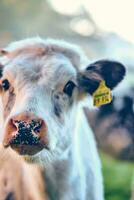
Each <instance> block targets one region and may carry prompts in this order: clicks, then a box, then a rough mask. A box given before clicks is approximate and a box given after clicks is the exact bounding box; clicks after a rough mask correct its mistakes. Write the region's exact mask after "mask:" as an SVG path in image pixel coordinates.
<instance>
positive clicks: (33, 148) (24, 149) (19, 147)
mask: <svg viewBox="0 0 134 200" xmlns="http://www.w3.org/2000/svg"><path fill="white" fill-rule="evenodd" d="M9 146H11V148H12V149H13V150H15V151H16V152H17V153H19V154H20V155H30V156H32V155H35V154H37V153H39V152H40V151H41V150H43V149H44V148H45V149H46V147H45V145H43V144H38V145H37V144H36V145H27V144H10V145H9Z"/></svg>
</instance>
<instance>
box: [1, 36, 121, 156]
mask: <svg viewBox="0 0 134 200" xmlns="http://www.w3.org/2000/svg"><path fill="white" fill-rule="evenodd" d="M1 54H2V55H1V59H0V62H1V80H0V90H1V98H2V108H3V112H2V113H3V120H4V139H3V144H4V146H5V147H7V146H11V147H12V148H13V149H15V150H17V151H18V152H19V153H20V154H23V155H24V154H28V155H34V154H37V153H38V152H39V151H42V150H43V152H44V155H46V157H49V158H50V157H51V156H52V157H53V156H55V155H56V156H57V155H60V154H61V153H62V152H63V151H64V150H65V149H66V148H67V147H68V145H69V144H70V143H71V133H72V131H73V129H74V126H75V119H76V115H77V114H76V109H77V105H78V103H79V101H80V100H82V99H83V98H82V97H84V96H86V95H87V94H90V95H92V93H93V92H94V91H95V90H96V89H97V87H98V85H99V82H100V81H101V80H105V82H106V85H107V86H108V87H109V88H111V89H113V88H114V87H115V86H116V85H117V84H118V83H119V82H120V81H121V80H122V79H123V77H124V75H125V68H124V66H123V65H122V64H120V63H118V62H115V61H109V60H100V61H97V62H95V63H91V64H89V65H87V59H86V58H85V56H84V55H83V53H82V52H81V51H80V50H79V49H78V48H77V47H75V46H73V45H70V44H68V43H66V42H62V41H55V40H41V39H37V38H32V39H27V40H23V41H19V42H14V43H13V44H11V45H9V46H8V47H7V48H6V49H5V50H2V51H1ZM80 67H82V68H83V67H84V68H83V70H81V69H80ZM72 134H73V133H72Z"/></svg>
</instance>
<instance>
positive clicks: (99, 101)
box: [93, 80, 112, 106]
mask: <svg viewBox="0 0 134 200" xmlns="http://www.w3.org/2000/svg"><path fill="white" fill-rule="evenodd" d="M111 101H112V94H111V90H110V88H108V87H107V86H106V84H105V81H104V80H102V81H101V82H100V84H99V87H98V88H97V90H96V91H95V92H94V93H93V102H94V106H101V105H104V104H108V103H110V102H111Z"/></svg>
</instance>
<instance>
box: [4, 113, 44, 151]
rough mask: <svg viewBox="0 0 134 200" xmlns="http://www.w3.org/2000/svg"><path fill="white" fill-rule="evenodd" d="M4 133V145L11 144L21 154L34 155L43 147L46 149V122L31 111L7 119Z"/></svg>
mask: <svg viewBox="0 0 134 200" xmlns="http://www.w3.org/2000/svg"><path fill="white" fill-rule="evenodd" d="M4 135H5V137H4V141H3V144H4V147H8V146H11V147H12V148H13V149H14V150H16V151H17V152H18V153H19V154H21V155H34V154H36V153H38V152H39V151H41V150H42V149H43V148H46V149H48V137H47V126H46V123H45V122H44V120H42V119H41V118H38V117H37V116H35V115H34V114H32V113H21V114H19V115H16V116H14V117H12V118H11V119H9V121H8V123H7V125H6V128H5V134H4Z"/></svg>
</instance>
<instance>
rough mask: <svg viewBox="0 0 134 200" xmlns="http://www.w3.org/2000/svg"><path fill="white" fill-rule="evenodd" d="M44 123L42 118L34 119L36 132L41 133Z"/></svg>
mask: <svg viewBox="0 0 134 200" xmlns="http://www.w3.org/2000/svg"><path fill="white" fill-rule="evenodd" d="M42 125H43V122H42V120H39V121H35V120H32V126H33V131H34V132H36V133H39V132H40V130H41V128H42Z"/></svg>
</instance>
